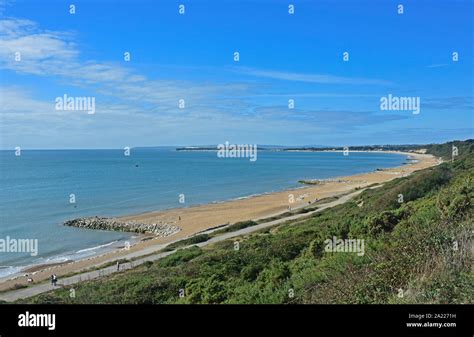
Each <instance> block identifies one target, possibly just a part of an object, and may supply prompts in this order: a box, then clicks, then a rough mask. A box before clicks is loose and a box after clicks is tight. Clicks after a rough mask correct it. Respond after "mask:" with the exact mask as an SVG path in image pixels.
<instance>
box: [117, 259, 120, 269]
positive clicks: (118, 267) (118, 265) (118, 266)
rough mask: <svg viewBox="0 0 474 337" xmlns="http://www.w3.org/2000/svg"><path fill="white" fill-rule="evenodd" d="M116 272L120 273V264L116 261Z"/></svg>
mask: <svg viewBox="0 0 474 337" xmlns="http://www.w3.org/2000/svg"><path fill="white" fill-rule="evenodd" d="M117 271H120V262H119V261H117Z"/></svg>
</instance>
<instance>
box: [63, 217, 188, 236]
mask: <svg viewBox="0 0 474 337" xmlns="http://www.w3.org/2000/svg"><path fill="white" fill-rule="evenodd" d="M64 226H70V227H78V228H87V229H100V230H108V231H121V232H132V233H141V234H145V233H148V234H153V235H156V236H159V237H167V236H170V235H173V234H175V233H178V232H179V231H181V228H180V227H178V226H176V225H172V224H167V223H153V224H144V223H137V222H135V221H127V222H122V221H118V220H117V219H115V218H105V217H98V216H95V217H88V218H77V219H73V220H69V221H66V222H65V223H64Z"/></svg>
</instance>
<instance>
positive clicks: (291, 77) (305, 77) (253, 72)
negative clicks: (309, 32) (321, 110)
mask: <svg viewBox="0 0 474 337" xmlns="http://www.w3.org/2000/svg"><path fill="white" fill-rule="evenodd" d="M239 71H240V72H241V73H242V74H245V75H250V76H255V77H263V78H271V79H275V80H282V81H294V82H307V83H321V84H355V85H362V84H369V85H389V84H392V83H391V82H389V81H384V80H379V79H368V78H352V77H343V76H335V75H329V74H305V73H295V72H283V71H275V70H261V69H253V68H240V70H239Z"/></svg>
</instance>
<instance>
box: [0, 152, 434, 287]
mask: <svg viewBox="0 0 474 337" xmlns="http://www.w3.org/2000/svg"><path fill="white" fill-rule="evenodd" d="M386 152H390V151H386ZM390 153H399V154H404V155H407V156H409V157H410V159H413V160H414V161H412V162H410V163H408V164H406V165H403V166H401V167H396V168H391V169H384V170H377V171H374V172H369V173H363V174H357V175H353V176H347V177H337V178H333V179H328V180H322V181H318V182H317V183H315V184H311V185H302V187H301V188H296V189H290V190H286V191H282V192H276V193H269V194H264V195H259V196H254V197H249V198H245V199H239V200H231V201H225V202H221V203H212V204H205V205H198V206H193V207H188V208H179V209H170V210H165V211H157V212H148V213H143V214H136V215H130V216H126V217H121V218H118V219H119V220H122V221H131V220H134V221H137V222H140V223H146V224H148V223H149V224H152V223H159V222H162V223H173V224H176V225H177V226H179V227H180V228H181V231H180V232H178V233H176V234H174V235H171V236H168V237H160V238H155V237H153V238H151V239H150V236H146V237H145V236H144V237H143V240H142V241H139V242H138V243H136V244H134V245H132V246H131V247H130V248H129V249H116V250H114V251H110V252H107V253H104V254H102V255H98V256H94V257H90V258H87V259H84V260H77V261H69V262H65V263H61V264H55V265H48V266H35V267H34V268H33V269H29V270H28V271H26V270H25V271H23V274H26V273H29V276H30V277H32V278H33V280H34V283H39V282H42V281H45V280H47V279H48V278H49V277H50V275H51V274H53V273H55V274H57V275H58V277H59V278H61V276H63V275H68V274H71V273H75V272H79V271H84V270H87V269H90V268H94V267H97V266H99V265H101V264H104V263H107V262H111V261H113V260H118V259H120V258H122V257H123V256H125V255H128V254H130V253H132V252H137V253H139V252H143V253H144V254H145V253H149V252H150V251H151V250H153V248H154V247H156V250H159V249H160V248H162V247H163V245H164V244H167V243H170V242H174V241H179V240H181V239H183V238H186V237H189V236H192V235H194V234H196V233H199V232H202V231H205V230H208V229H210V228H213V227H216V226H221V225H224V224H233V223H236V222H239V221H244V220H258V219H262V218H267V217H270V216H274V215H277V214H280V213H284V212H286V211H288V210H289V207H290V208H291V209H294V208H300V207H304V206H307V205H311V204H312V203H314V202H315V201H317V200H321V199H324V198H327V197H332V196H337V195H341V194H344V193H347V192H349V191H351V190H354V189H356V188H364V187H366V186H369V185H372V184H380V183H384V182H387V181H389V180H392V179H395V178H398V177H402V176H406V175H409V174H411V173H412V172H414V171H418V170H421V169H424V168H427V167H431V166H434V165H437V164H439V160H438V159H437V158H435V157H433V156H432V155H427V154H423V153H412V152H410V153H402V152H390ZM19 285H27V280H26V277H24V276H20V277H17V278H16V279H8V280H4V281H3V282H1V283H0V291H2V290H7V289H10V288H13V287H15V286H16V287H18V286H19Z"/></svg>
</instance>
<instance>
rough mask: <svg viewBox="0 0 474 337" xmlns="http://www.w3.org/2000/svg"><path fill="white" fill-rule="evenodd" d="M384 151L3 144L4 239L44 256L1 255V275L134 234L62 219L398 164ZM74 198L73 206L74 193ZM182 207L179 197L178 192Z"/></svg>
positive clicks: (204, 199) (0, 203) (400, 159)
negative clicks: (20, 147) (245, 154)
mask: <svg viewBox="0 0 474 337" xmlns="http://www.w3.org/2000/svg"><path fill="white" fill-rule="evenodd" d="M405 161H406V156H403V155H398V154H386V153H355V152H351V153H350V155H349V156H343V155H342V153H329V152H327V153H326V152H312V153H310V152H273V151H259V152H258V160H257V161H255V162H251V161H249V159H248V158H239V159H236V158H226V159H222V158H218V157H217V155H216V152H179V151H175V150H174V149H170V148H160V149H132V151H131V155H130V156H128V157H127V156H124V154H123V150H30V151H28V150H24V151H22V154H21V156H19V157H16V156H15V153H14V151H0V187H1V188H0V239H2V238H6V236H9V237H11V238H17V239H25V238H27V239H37V240H38V255H37V256H31V255H30V254H27V253H11V252H8V253H2V252H0V266H1V268H0V277H1V276H5V275H7V274H11V273H14V272H16V271H18V269H19V267H20V266H25V265H31V264H36V263H45V262H55V261H61V260H64V259H76V258H81V257H86V256H88V255H92V254H95V253H97V252H99V251H101V250H104V249H110V248H111V247H112V246H113V245H119V244H123V241H124V240H130V238H131V235H129V234H126V233H116V232H103V231H91V230H82V229H77V228H70V227H64V226H62V223H63V222H64V221H65V220H68V219H72V218H77V217H82V216H92V215H101V216H120V215H125V214H133V213H140V212H144V211H151V210H158V209H167V208H176V207H187V206H190V205H195V204H202V203H208V202H213V201H222V200H228V199H234V198H240V197H246V196H249V195H254V194H261V193H265V192H272V191H279V190H283V189H286V188H290V187H297V186H301V185H299V184H298V180H300V179H327V178H332V177H337V176H343V175H351V174H357V173H363V172H370V171H374V170H375V169H377V168H388V167H394V166H399V165H401V164H403V163H404V162H405ZM71 193H73V194H75V196H76V204H70V203H69V196H70V194H71ZM181 193H182V194H184V195H185V204H181V203H179V194H181Z"/></svg>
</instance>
